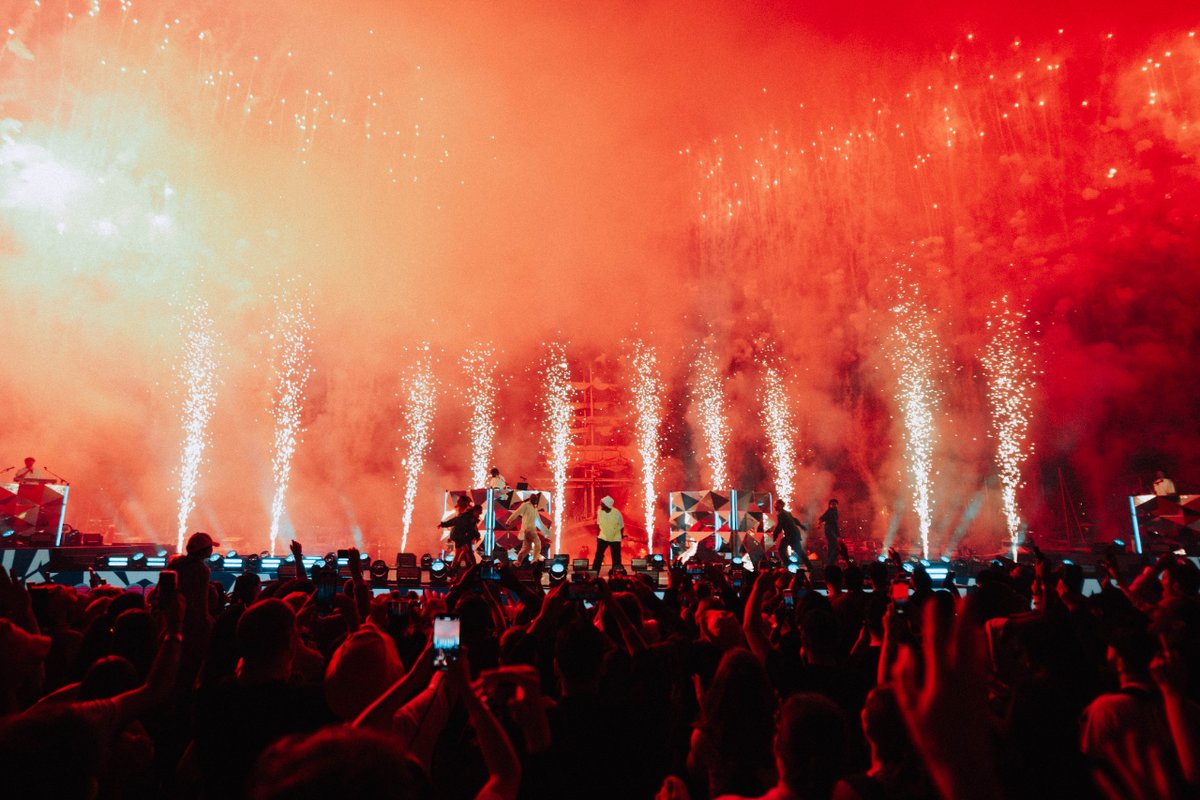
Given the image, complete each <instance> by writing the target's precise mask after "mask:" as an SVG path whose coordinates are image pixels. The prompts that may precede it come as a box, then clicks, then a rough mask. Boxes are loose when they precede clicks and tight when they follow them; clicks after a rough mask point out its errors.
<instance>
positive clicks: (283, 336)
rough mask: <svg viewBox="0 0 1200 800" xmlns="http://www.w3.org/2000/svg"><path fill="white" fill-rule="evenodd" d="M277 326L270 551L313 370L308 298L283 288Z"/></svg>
mask: <svg viewBox="0 0 1200 800" xmlns="http://www.w3.org/2000/svg"><path fill="white" fill-rule="evenodd" d="M275 303H276V308H275V330H274V331H273V333H272V335H271V339H272V344H273V346H272V367H273V369H274V373H275V391H274V396H273V398H272V403H271V416H272V417H273V418H274V420H275V442H274V448H273V451H272V455H271V476H272V477H273V478H274V480H275V492H274V495H273V496H272V498H271V552H272V553H274V552H275V542H276V540H277V539H278V538H279V524H280V520H282V518H283V512H284V501H285V499H286V497H287V490H288V483H289V482H290V480H291V475H292V456H293V455H294V454H295V452H296V445H297V443H298V441H299V438H300V434H301V432H302V428H301V418H302V415H303V410H304V387H305V386H306V385H307V383H308V378H309V376H310V375H311V374H312V367H311V366H310V364H309V349H310V346H311V333H312V322H311V321H310V319H309V317H310V308H309V304H308V302H307V301H306V300H304V299H302V298H301V297H299V296H296V295H293V294H292V293H290V292H288V291H287V290H284V291H283V292H281V293H280V294H279V295H277V296H276V298H275Z"/></svg>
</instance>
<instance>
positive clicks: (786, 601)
mask: <svg viewBox="0 0 1200 800" xmlns="http://www.w3.org/2000/svg"><path fill="white" fill-rule="evenodd" d="M783 607H784V608H786V609H787V610H788V611H791V610H792V609H793V608H795V607H796V593H795V592H793V591H792V590H791V589H784V590H783Z"/></svg>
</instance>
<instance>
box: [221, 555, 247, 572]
mask: <svg viewBox="0 0 1200 800" xmlns="http://www.w3.org/2000/svg"><path fill="white" fill-rule="evenodd" d="M244 564H245V562H244V561H243V559H241V558H238V557H235V558H229V557H226V558H225V565H224V567H225V571H226V572H241V571H242V569H243V568H244Z"/></svg>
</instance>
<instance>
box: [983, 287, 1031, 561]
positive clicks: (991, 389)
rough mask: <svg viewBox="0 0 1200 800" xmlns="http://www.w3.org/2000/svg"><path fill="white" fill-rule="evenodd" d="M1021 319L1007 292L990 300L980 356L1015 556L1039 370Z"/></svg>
mask: <svg viewBox="0 0 1200 800" xmlns="http://www.w3.org/2000/svg"><path fill="white" fill-rule="evenodd" d="M1024 323H1025V312H1024V311H1023V310H1021V309H1014V308H1012V307H1011V306H1010V305H1009V299H1008V295H1005V296H1003V297H1002V298H1000V300H998V301H995V302H993V303H992V315H991V316H990V317H989V318H988V321H987V327H988V330H989V331H991V333H992V337H991V339H990V340H989V341H988V343H987V347H986V349H985V350H984V353H983V357H982V359H981V360H982V362H983V368H984V370H985V372H986V373H987V379H988V392H987V394H988V404H989V405H990V407H991V410H992V435H993V436H994V437H995V440H996V466H997V467H998V469H999V472H1000V487H1001V490H1000V493H1001V500H1002V504H1003V507H1004V519H1005V522H1006V523H1007V525H1008V536H1009V541H1010V542H1011V547H1012V558H1013V560H1014V561H1016V560H1017V550H1018V548H1019V547H1020V544H1021V533H1022V529H1023V527H1024V524H1023V522H1022V520H1021V509H1020V505H1019V504H1018V503H1017V491H1018V490H1019V489H1020V488H1021V483H1022V480H1021V466H1022V464H1024V463H1025V461H1026V459H1028V458H1029V456H1030V454H1031V453H1032V452H1033V445H1032V444H1027V443H1026V438H1027V437H1028V435H1029V425H1030V421H1031V419H1030V417H1031V414H1030V411H1031V406H1032V403H1031V400H1030V392H1031V391H1032V390H1033V388H1034V387H1035V386H1036V385H1037V384H1036V376H1037V374H1038V369H1037V365H1036V362H1035V360H1034V355H1033V345H1032V343H1030V341H1029V339H1028V338H1027V337H1026V335H1025V333H1024V331H1023V330H1022V328H1023V326H1024Z"/></svg>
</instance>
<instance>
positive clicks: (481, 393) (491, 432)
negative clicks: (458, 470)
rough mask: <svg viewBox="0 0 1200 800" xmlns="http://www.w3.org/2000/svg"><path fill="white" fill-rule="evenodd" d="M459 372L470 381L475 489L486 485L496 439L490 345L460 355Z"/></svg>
mask: <svg viewBox="0 0 1200 800" xmlns="http://www.w3.org/2000/svg"><path fill="white" fill-rule="evenodd" d="M462 367H463V369H462V371H463V373H464V374H466V375H467V377H468V379H469V380H470V381H471V382H470V384H468V385H467V388H466V395H467V405H468V406H470V409H471V419H470V422H469V426H470V436H471V479H472V480H473V481H474V484H472V485H474V486H483V484H484V483H485V482H486V481H487V477H488V467H489V465H490V464H491V461H492V448H493V447H494V443H495V439H496V360H495V352H494V351H493V349H492V346H491V345H490V344H477V345H475V346H474V347H472V348H470V349H469V350H467V351H466V353H464V354H463V357H462Z"/></svg>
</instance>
